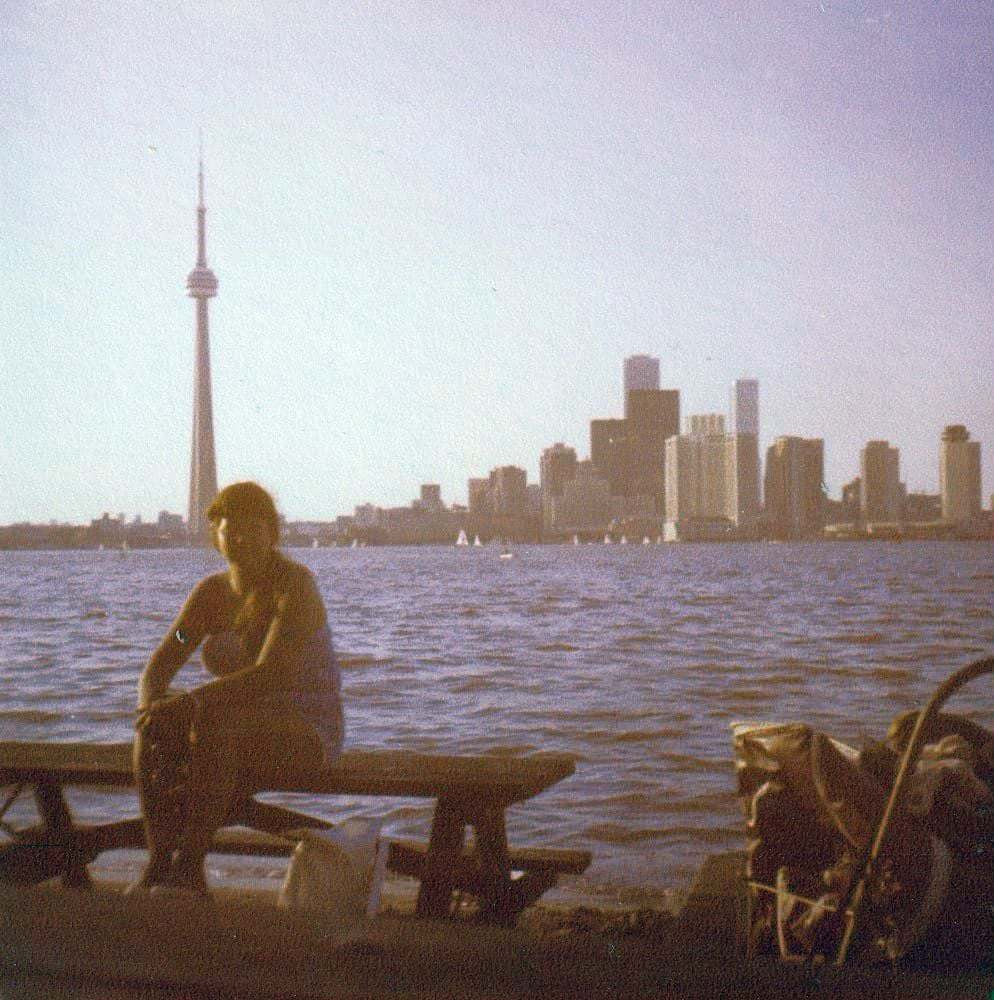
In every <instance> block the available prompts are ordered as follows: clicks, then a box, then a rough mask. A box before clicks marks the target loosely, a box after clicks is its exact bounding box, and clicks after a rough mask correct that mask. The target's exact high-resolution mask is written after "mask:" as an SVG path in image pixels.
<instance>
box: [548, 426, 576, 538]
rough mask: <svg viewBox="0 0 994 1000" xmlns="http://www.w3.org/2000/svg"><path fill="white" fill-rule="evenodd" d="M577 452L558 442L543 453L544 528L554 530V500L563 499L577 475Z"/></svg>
mask: <svg viewBox="0 0 994 1000" xmlns="http://www.w3.org/2000/svg"><path fill="white" fill-rule="evenodd" d="M576 465H577V462H576V451H575V449H573V448H569V447H567V446H566V445H565V444H563V443H562V442H561V441H557V442H556V443H555V444H554V445H553V446H552V447H551V448H546V449H545V450H544V451H543V452H542V457H541V460H540V462H539V487H540V489H541V495H542V527H543V529H545V530H549V529H551V528H552V500H553V498H554V497H561V496H562V495H563V490H564V489H565V487H566V484H567V483H568V482H569V481H570V480H571V479H572V478H573V477H574V476H575V475H576Z"/></svg>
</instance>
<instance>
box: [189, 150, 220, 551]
mask: <svg viewBox="0 0 994 1000" xmlns="http://www.w3.org/2000/svg"><path fill="white" fill-rule="evenodd" d="M197 194H198V202H197V264H196V267H194V269H193V270H192V271H191V272H190V274H189V276H188V277H187V279H186V287H187V293H188V294H189V296H190V297H191V298H193V299H196V301H197V336H196V347H195V359H194V369H193V438H192V443H191V447H190V503H189V508H188V517H187V530H188V532H189V535H190V541H191V542H192V543H193V544H203V543H204V541H205V539H206V532H207V519H206V516H205V515H206V512H207V508H208V507H209V506H210V504H211V501H212V500H213V499H214V497H215V496H216V495H217V465H216V460H215V457H214V410H213V406H212V403H211V355H210V340H209V337H208V332H207V300H208V299H212V298H214V296H215V295H217V278H216V277H214V272H213V271H212V270H211V269H210V268H209V267H208V266H207V233H206V218H207V209H206V208H205V207H204V162H203V158H201V160H200V163H199V168H198V171H197Z"/></svg>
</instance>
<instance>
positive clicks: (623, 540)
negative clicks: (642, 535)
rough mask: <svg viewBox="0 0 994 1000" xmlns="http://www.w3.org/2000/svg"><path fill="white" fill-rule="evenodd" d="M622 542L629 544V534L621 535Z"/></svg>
mask: <svg viewBox="0 0 994 1000" xmlns="http://www.w3.org/2000/svg"><path fill="white" fill-rule="evenodd" d="M620 544H622V545H627V544H628V536H627V535H622V536H621V543H620Z"/></svg>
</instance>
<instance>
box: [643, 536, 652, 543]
mask: <svg viewBox="0 0 994 1000" xmlns="http://www.w3.org/2000/svg"><path fill="white" fill-rule="evenodd" d="M642 544H643V545H649V544H651V543H650V542H649V536H648V535H643V536H642Z"/></svg>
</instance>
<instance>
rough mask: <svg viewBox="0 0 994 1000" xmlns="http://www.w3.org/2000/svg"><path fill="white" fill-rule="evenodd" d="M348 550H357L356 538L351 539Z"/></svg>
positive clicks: (357, 540) (357, 541) (357, 542)
mask: <svg viewBox="0 0 994 1000" xmlns="http://www.w3.org/2000/svg"><path fill="white" fill-rule="evenodd" d="M349 548H350V549H357V548H359V539H358V538H353V539H352V544H351V545H350V546H349Z"/></svg>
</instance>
